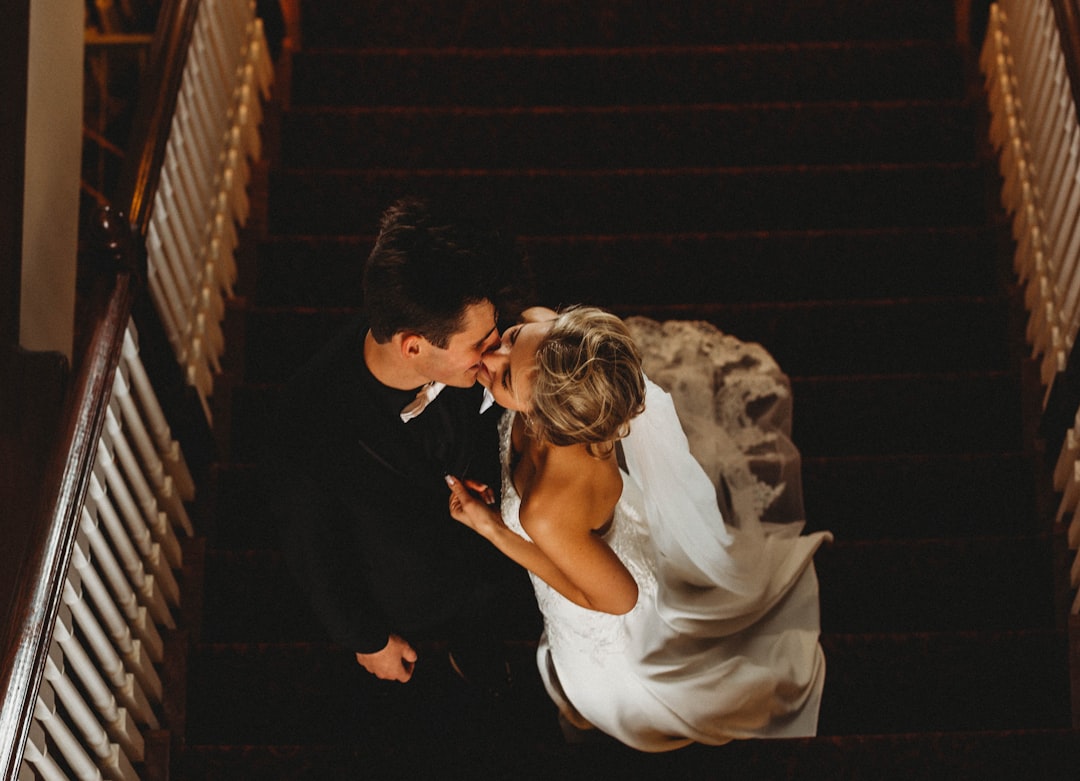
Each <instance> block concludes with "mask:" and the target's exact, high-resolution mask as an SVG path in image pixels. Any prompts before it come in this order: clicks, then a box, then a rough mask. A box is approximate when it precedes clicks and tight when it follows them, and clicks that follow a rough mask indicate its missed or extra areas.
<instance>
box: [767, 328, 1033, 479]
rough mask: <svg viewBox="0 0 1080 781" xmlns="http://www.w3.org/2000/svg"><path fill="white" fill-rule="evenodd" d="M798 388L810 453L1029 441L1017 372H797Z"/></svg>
mask: <svg viewBox="0 0 1080 781" xmlns="http://www.w3.org/2000/svg"><path fill="white" fill-rule="evenodd" d="M766 344H768V342H766ZM780 365H781V366H784V365H785V364H784V362H783V361H780ZM792 389H793V396H794V400H795V414H794V424H793V427H792V428H793V433H792V439H793V440H794V441H795V442H796V444H797V445H798V447H799V450H800V451H801V453H802V454H803V457H804V458H814V457H818V456H834V457H835V456H868V455H870V456H875V455H876V456H880V455H890V454H909V455H917V454H926V453H954V454H963V453H993V452H998V453H1001V452H1005V453H1009V452H1016V451H1018V450H1019V449H1020V448H1021V446H1022V435H1023V432H1022V430H1021V420H1020V412H1021V408H1020V403H1019V396H1018V394H1019V392H1020V379H1019V377H1018V375H1016V374H1015V373H1013V372H1004V371H1002V372H948V373H920V374H903V375H884V376H882V375H862V376H833V377H798V376H796V377H795V378H794V379H793V381H792Z"/></svg>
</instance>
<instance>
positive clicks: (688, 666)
mask: <svg viewBox="0 0 1080 781" xmlns="http://www.w3.org/2000/svg"><path fill="white" fill-rule="evenodd" d="M627 324H628V325H629V326H630V328H631V331H632V332H633V334H634V336H635V339H636V340H637V341H638V344H639V345H640V346H641V348H642V351H643V354H644V355H645V372H646V374H647V375H648V376H650V377H651V378H652V379H654V380H655V381H656V382H657V383H658V384H659V385H663V386H664V387H665V388H666V389H667V390H669V391H671V395H669V394H668V393H667V392H665V390H663V389H661V388H660V387H658V385H654V384H653V383H652V382H649V383H648V391H647V395H646V411H645V412H644V413H642V415H640V416H639V417H638V418H636V419H635V420H634V421H633V423H632V424H631V433H630V435H629V436H628V437H626V439H625V440H624V441H623V442H622V443H621V448H622V456H623V458H624V463H625V468H624V470H623V494H622V497H621V498H620V500H619V503H618V505H617V507H616V508H615V517H614V522H613V523H612V524H611V527H610V529H609V531H608V532H607V534H606V536H605V538H604V539H605V541H606V542H607V543H608V545H610V546H611V548H612V550H614V551H615V553H616V554H617V555H618V557H619V558H620V560H621V561H622V562H623V564H624V565H625V566H626V567H627V569H628V570H629V571H630V573H631V574H632V575H633V576H634V579H635V580H636V581H637V584H638V592H639V594H638V601H637V604H636V605H635V607H634V608H633V610H631V611H630V612H629V613H627V614H625V615H621V616H615V615H610V614H607V613H599V612H596V611H592V610H588V609H585V608H582V607H579V606H578V605H576V604H574V603H572V602H570V601H569V600H567V599H566V598H564V597H563V596H561V595H560V594H559V593H557V592H556V591H554V590H553V589H552V588H551V587H550V586H548V585H547V584H546V583H544V582H543V581H542V580H540V579H539V578H537V577H535V576H533V577H532V582H533V587H534V589H535V591H536V599H537V602H538V603H539V606H540V610H541V612H542V613H543V616H544V626H545V628H544V633H543V635H542V636H541V638H540V643H539V647H538V650H537V661H538V664H539V667H540V673H541V676H542V678H543V680H544V684H545V686H546V687H547V690H548V693H549V694H550V696H551V698H552V699H553V700H554V701H555V703H556V704H557V705H558V706H559V709H560V711H561V712H562V714H563V715H564V717H565V718H566V719H568V720H569V721H570V722H571V723H572V724H574V725H575V726H577V727H579V728H582V729H587V728H589V727H596V728H599V729H600V730H602V731H604V732H606V733H607V734H609V735H611V736H613V737H615V738H617V739H619V740H621V741H622V742H624V743H626V744H628V745H630V746H633V747H635V748H637V749H641V750H643V751H666V750H670V749H675V748H679V747H680V746H683V745H686V744H687V743H690V742H692V741H698V742H702V743H710V744H720V743H725V742H727V741H730V740H732V739H735V738H754V737H797V736H807V735H813V734H815V733H816V730H817V715H818V708H819V705H820V700H821V691H822V687H823V685H824V680H825V659H824V655H823V653H822V650H821V646H820V645H819V642H818V638H819V632H820V621H819V611H818V584H817V577H816V575H815V572H814V567H813V561H812V558H813V555H814V551H815V550H816V549H817V547H818V546H819V545H820V544H821V543H822V542H823V541H825V540H827V539H829V535H828V533H817V534H812V535H801V531H802V526H803V524H802V523H801V515H802V501H801V486H800V485H799V483H798V467H799V465H798V452H797V450H795V448H794V447H793V446H792V445H791V442H790V439H789V438H788V435H789V433H790V410H791V405H790V387H789V385H788V383H787V379H786V377H784V375H783V374H782V373H781V372H780V370H779V368H778V367H777V366H776V364H775V363H774V362H773V361H772V358H771V357H770V356H769V355H768V353H766V352H765V351H764V350H763V349H762V348H760V347H759V346H757V345H751V344H746V343H743V342H740V341H738V340H737V339H734V338H732V337H728V336H724V335H723V334H721V333H720V332H718V331H717V330H716V329H715V328H713V327H712V326H710V325H707V324H702V323H685V322H673V323H665V324H663V325H661V324H659V323H656V322H654V321H651V320H645V319H642V318H631V319H630V320H628V321H627ZM673 397H674V406H673V403H672V400H673ZM676 409H677V410H678V416H679V417H676ZM513 414H514V413H512V412H507V413H506V414H505V416H504V418H503V420H502V424H501V425H502V437H501V443H502V444H501V447H502V463H503V480H502V483H503V485H502V496H503V499H502V513H503V519H504V520H505V522H506V524H507V526H508V527H509V528H510V529H512V530H513V531H514V532H516V533H517V534H520V535H521V536H523V537H525V538H526V539H528V535H527V534H526V533H525V532H524V530H523V529H522V527H521V523H520V519H519V510H520V505H521V500H520V497H519V496H518V495H517V492H516V491H515V490H514V486H513V481H512V480H511V476H510V471H509V466H508V465H509V464H510V463H511V452H510V428H511V426H510V424H511V423H512V420H513ZM679 418H682V422H681V423H680V420H679ZM684 430H685V431H686V432H687V433H688V434H689V444H688V440H687V436H685V435H684ZM691 450H692V451H693V453H694V454H695V455H696V456H697V459H699V460H700V461H701V464H702V465H699V463H698V461H697V460H695V458H694V457H693V456H691V455H690V452H691ZM703 467H704V468H703ZM717 486H720V490H719V492H718V489H717ZM718 493H719V498H718ZM721 506H722V507H723V510H722V511H721V509H720V507H721ZM762 518H768V519H769V521H762ZM776 521H780V522H779V523H776Z"/></svg>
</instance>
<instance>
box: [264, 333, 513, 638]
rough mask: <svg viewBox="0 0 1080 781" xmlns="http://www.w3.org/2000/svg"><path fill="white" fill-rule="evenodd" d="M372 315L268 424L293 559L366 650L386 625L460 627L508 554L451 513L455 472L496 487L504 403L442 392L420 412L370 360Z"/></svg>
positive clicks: (339, 626)
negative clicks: (403, 412) (408, 412)
mask: <svg viewBox="0 0 1080 781" xmlns="http://www.w3.org/2000/svg"><path fill="white" fill-rule="evenodd" d="M366 332H367V324H366V322H364V321H363V320H357V321H356V322H354V323H352V324H350V325H349V326H348V327H347V328H345V329H344V330H343V331H342V332H340V333H339V334H338V335H337V336H336V337H335V338H334V339H333V340H332V341H331V342H330V343H328V344H327V345H326V347H325V348H324V349H322V350H321V351H320V352H319V353H318V354H317V355H316V356H315V357H314V358H313V359H312V360H311V361H310V362H309V363H308V364H307V365H306V366H305V367H304V368H303V369H302V370H301V371H300V372H299V374H298V375H297V376H296V377H295V378H294V379H293V380H292V381H291V382H290V383H289V384H288V386H287V387H286V389H285V392H284V396H283V399H282V403H281V406H280V414H279V415H278V416H277V417H276V418H275V420H274V421H273V428H274V431H273V432H270V437H269V442H270V444H271V450H270V452H269V454H268V456H269V458H268V462H269V463H270V465H271V467H270V470H269V471H268V473H267V475H266V476H267V477H268V478H269V479H268V480H267V481H266V495H267V498H268V500H269V502H268V509H269V512H270V514H271V515H272V516H273V517H274V518H275V520H276V521H277V523H278V524H279V528H280V530H281V539H282V544H283V550H284V553H285V556H286V559H287V561H288V563H289V565H290V569H291V570H292V573H293V575H294V577H295V578H296V580H297V581H298V583H299V584H300V586H301V588H302V589H303V590H304V591H305V592H307V595H308V597H309V599H310V601H311V604H312V606H313V608H314V609H315V612H316V613H317V614H318V616H319V618H320V620H321V622H322V623H323V625H324V626H325V627H326V629H327V631H328V633H329V634H330V636H331V638H332V639H333V640H334V641H336V642H339V643H341V644H343V645H345V646H346V647H347V648H349V649H351V650H353V651H357V652H361V653H370V652H373V651H377V650H379V649H381V648H382V647H383V646H384V645H385V644H386V640H387V637H388V635H389V634H391V633H394V634H398V635H401V636H402V637H404V638H405V639H406V640H410V641H416V640H423V639H424V638H425V636H431V635H433V634H434V633H436V632H445V631H447V630H450V631H453V630H454V629H459V630H462V631H467V627H466V626H465V623H467V621H468V617H470V616H472V615H474V614H475V613H476V611H477V610H479V611H481V612H483V611H484V607H483V606H479V607H478V606H477V605H476V604H475V600H476V597H477V594H478V592H483V590H484V585H483V583H484V580H485V578H486V577H488V576H489V575H490V574H491V573H492V572H493V571H494V572H499V571H505V565H506V562H505V561H504V560H502V559H501V557H499V556H498V555H497V553H495V552H494V549H493V548H492V547H491V546H490V545H489V544H488V543H486V542H485V541H484V540H483V539H482V538H481V537H479V535H476V534H475V533H474V532H472V531H470V530H469V529H467V528H466V527H464V526H463V525H461V524H460V523H458V522H456V521H454V520H453V519H452V518H451V517H450V515H449V512H448V509H447V506H448V499H449V492H448V489H447V487H446V483H445V481H444V479H443V476H444V475H445V474H447V473H452V474H456V475H459V476H469V477H474V478H476V479H478V480H480V481H482V482H485V483H487V484H488V485H490V486H491V487H492V488H493V489H494V490H496V491H497V490H498V486H499V466H498V445H497V433H496V427H497V419H498V415H499V410H498V409H497V408H495V409H492V410H489V411H488V412H487V413H485V414H483V415H480V414H479V407H480V402H481V398H482V392H483V391H482V389H481V388H480V386H479V385H477V386H475V387H473V388H469V389H458V388H446V389H445V390H444V391H443V392H442V393H441V394H440V395H439V397H438V398H437V399H435V401H433V402H432V403H431V405H430V406H429V407H428V409H427V410H426V411H425V412H424V413H423V414H422V415H421V416H420V417H418V418H415V419H414V420H412V421H410V422H408V423H403V422H402V421H401V419H400V418H399V417H398V412H399V411H400V409H401V407H402V406H404V404H405V403H406V402H407V401H408V400H409V399H410V398H411V395H412V392H401V391H393V390H391V389H387V388H386V387H385V386H382V385H380V384H379V383H378V382H377V381H376V380H375V379H374V378H373V377H372V376H371V373H370V372H369V371H368V370H367V368H366V367H365V366H364V361H363V339H364V335H365V334H366Z"/></svg>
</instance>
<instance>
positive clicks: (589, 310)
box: [528, 306, 645, 455]
mask: <svg viewBox="0 0 1080 781" xmlns="http://www.w3.org/2000/svg"><path fill="white" fill-rule="evenodd" d="M551 322H552V324H551V330H550V331H549V332H548V334H547V336H546V337H544V340H543V341H542V342H541V343H540V346H539V347H538V348H537V351H536V371H535V374H534V379H533V393H532V411H531V413H530V415H529V418H528V420H529V425H530V426H531V428H532V433H533V436H535V437H536V438H537V439H538V440H540V441H542V442H550V443H551V444H553V445H574V444H581V443H584V444H586V445H588V449H589V452H590V453H592V454H593V455H602V454H605V453H608V452H610V451H611V448H613V447H614V442H615V440H618V439H621V438H622V437H624V436H626V434H627V433H628V432H629V430H630V421H631V420H632V419H633V418H634V417H636V416H637V415H639V414H641V412H642V410H644V409H645V379H644V376H643V375H642V371H641V353H640V352H639V351H638V348H637V345H636V344H635V343H634V340H633V338H632V337H631V336H630V332H629V330H627V328H626V325H625V324H624V323H623V321H622V320H620V319H619V318H618V317H616V316H615V315H612V314H609V313H607V312H605V311H603V310H601V309H596V308H595V307H582V306H579V307H573V308H570V309H566V310H564V311H563V312H561V313H560V314H559V315H558V316H557V317H556V318H555V319H554V320H553V321H551Z"/></svg>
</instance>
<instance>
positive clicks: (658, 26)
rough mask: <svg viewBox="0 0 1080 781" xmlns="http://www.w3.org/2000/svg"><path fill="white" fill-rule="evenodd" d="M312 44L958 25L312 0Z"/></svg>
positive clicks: (894, 35) (800, 35) (844, 32)
mask: <svg viewBox="0 0 1080 781" xmlns="http://www.w3.org/2000/svg"><path fill="white" fill-rule="evenodd" d="M301 14H302V18H303V27H304V44H305V46H312V45H322V46H335V45H336V46H353V47H368V46H413V47H415V46H491V45H501V46H521V45H534V46H568V45H595V44H605V45H621V46H625V45H643V44H645V45H647V44H651V45H659V44H686V43H720V42H737V41H750V40H757V41H781V42H782V41H835V40H853V39H877V40H894V39H903V38H937V39H942V40H950V39H951V38H952V37H953V35H954V29H955V23H954V19H955V17H954V10H953V8H952V6H950V5H949V4H948V3H921V2H887V1H886V0H831V2H830V1H828V0H801V1H800V2H794V3H793V2H790V0H757V2H754V3H716V2H711V1H710V0H692V2H679V3H663V4H660V3H627V2H624V1H623V0H599V1H597V2H592V3H589V4H587V5H582V4H581V3H575V2H572V1H571V0H556V2H543V3H522V2H515V1H514V0H483V1H482V2H471V3H469V4H468V5H466V6H462V4H461V3H460V2H456V0H435V1H434V2H430V1H425V2H416V0H413V1H412V2H401V1H400V0H369V2H365V3H349V4H342V3H334V2H326V1H325V0H302V2H301Z"/></svg>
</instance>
